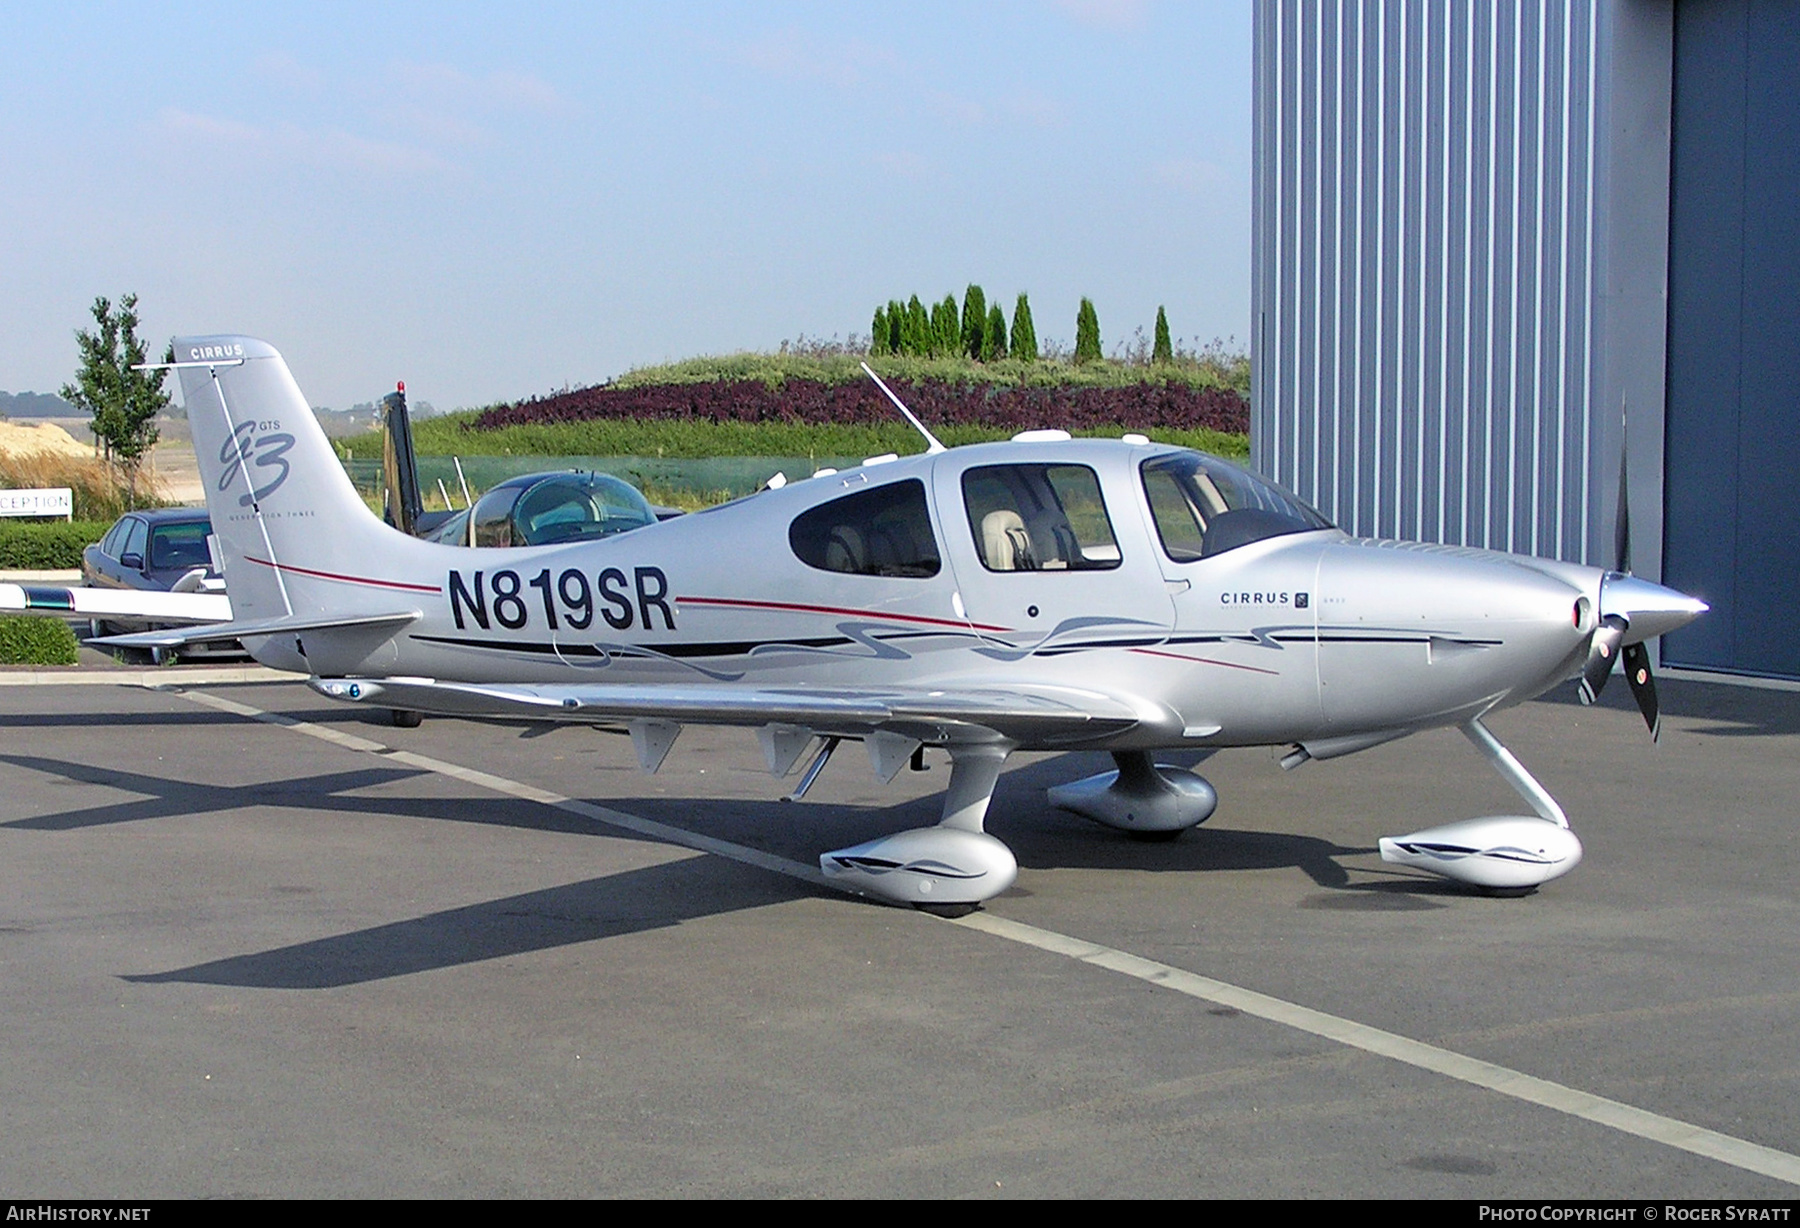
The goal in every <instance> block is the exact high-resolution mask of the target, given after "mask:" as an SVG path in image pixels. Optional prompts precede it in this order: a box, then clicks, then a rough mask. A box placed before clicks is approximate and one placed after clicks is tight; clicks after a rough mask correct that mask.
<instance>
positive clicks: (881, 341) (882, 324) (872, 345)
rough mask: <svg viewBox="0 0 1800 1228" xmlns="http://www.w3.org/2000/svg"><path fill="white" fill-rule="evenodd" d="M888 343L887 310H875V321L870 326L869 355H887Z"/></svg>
mask: <svg viewBox="0 0 1800 1228" xmlns="http://www.w3.org/2000/svg"><path fill="white" fill-rule="evenodd" d="M887 343H888V325H887V308H886V307H877V308H876V309H875V320H874V322H873V323H872V324H870V325H869V353H871V354H885V353H887V352H888V350H887Z"/></svg>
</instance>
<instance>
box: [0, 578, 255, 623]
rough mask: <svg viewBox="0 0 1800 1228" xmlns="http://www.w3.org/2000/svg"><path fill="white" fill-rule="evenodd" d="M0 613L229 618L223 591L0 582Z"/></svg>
mask: <svg viewBox="0 0 1800 1228" xmlns="http://www.w3.org/2000/svg"><path fill="white" fill-rule="evenodd" d="M0 614H50V615H55V614H78V615H82V616H84V617H87V618H133V619H142V620H143V621H145V622H159V623H222V622H228V621H229V620H230V619H231V600H230V598H228V597H226V596H225V595H224V594H223V593H158V592H139V591H137V590H134V589H123V588H56V587H49V586H45V585H37V584H0Z"/></svg>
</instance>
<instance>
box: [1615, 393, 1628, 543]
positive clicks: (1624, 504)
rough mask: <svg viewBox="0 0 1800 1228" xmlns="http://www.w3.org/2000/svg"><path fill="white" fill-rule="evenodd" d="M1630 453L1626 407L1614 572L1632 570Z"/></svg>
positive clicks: (1621, 424)
mask: <svg viewBox="0 0 1800 1228" xmlns="http://www.w3.org/2000/svg"><path fill="white" fill-rule="evenodd" d="M1630 468H1631V463H1630V453H1629V452H1628V451H1627V450H1626V447H1625V407H1624V406H1623V405H1622V404H1621V405H1620V407H1619V515H1618V519H1617V520H1616V521H1614V523H1613V570H1614V571H1626V572H1628V571H1630V570H1631V495H1630V493H1629V487H1628V485H1627V474H1628V472H1629V471H1630Z"/></svg>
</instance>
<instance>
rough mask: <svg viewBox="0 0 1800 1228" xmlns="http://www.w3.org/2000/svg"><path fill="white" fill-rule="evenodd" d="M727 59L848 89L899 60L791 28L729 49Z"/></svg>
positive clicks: (880, 50)
mask: <svg viewBox="0 0 1800 1228" xmlns="http://www.w3.org/2000/svg"><path fill="white" fill-rule="evenodd" d="M727 54H728V57H729V58H731V59H733V60H736V61H737V62H738V63H740V64H745V65H748V66H749V67H751V68H754V69H756V70H757V71H758V72H762V73H767V74H768V75H770V76H773V77H784V78H787V79H789V80H798V81H823V82H825V83H827V84H829V85H835V86H838V87H839V88H849V87H850V86H853V85H857V84H860V83H861V82H863V81H866V80H868V79H869V78H870V77H871V76H874V75H877V74H879V73H882V72H886V71H889V70H892V69H894V68H898V67H899V66H900V57H899V56H897V55H895V54H894V53H893V52H892V51H890V50H888V49H887V48H885V47H877V46H875V45H874V44H872V43H868V42H864V41H863V40H862V39H860V38H851V39H843V40H840V41H831V42H826V41H821V40H819V39H817V38H814V37H812V36H811V35H808V34H806V33H804V32H803V31H801V30H800V29H798V28H797V27H794V26H789V27H788V28H786V29H784V30H777V31H775V32H774V33H772V34H767V35H764V36H763V37H762V38H758V39H754V40H752V41H750V42H748V43H744V44H743V45H741V46H738V47H735V48H732V49H731V50H730V51H729V52H728V53H727Z"/></svg>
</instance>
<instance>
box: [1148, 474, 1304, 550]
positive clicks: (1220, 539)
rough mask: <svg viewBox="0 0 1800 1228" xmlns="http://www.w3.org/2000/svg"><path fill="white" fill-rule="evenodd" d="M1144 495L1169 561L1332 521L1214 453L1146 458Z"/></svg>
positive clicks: (1275, 486) (1245, 544)
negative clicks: (1220, 458) (1210, 454)
mask: <svg viewBox="0 0 1800 1228" xmlns="http://www.w3.org/2000/svg"><path fill="white" fill-rule="evenodd" d="M1141 472H1142V474H1143V481H1144V497H1145V498H1146V499H1148V500H1149V502H1150V514H1151V518H1152V519H1153V520H1155V521H1156V533H1157V536H1158V537H1159V538H1161V539H1162V547H1163V553H1165V554H1167V555H1168V556H1169V559H1170V560H1171V561H1172V562H1176V563H1192V562H1195V561H1197V560H1199V559H1203V558H1211V557H1212V556H1214V555H1216V554H1223V553H1224V552H1225V551H1227V550H1234V549H1236V548H1237V547H1239V546H1247V545H1249V544H1250V543H1251V542H1257V541H1262V540H1263V539H1264V538H1269V537H1279V536H1282V535H1283V534H1287V533H1305V532H1307V531H1309V530H1311V529H1329V528H1330V527H1331V522H1330V521H1328V520H1326V519H1325V518H1324V517H1323V516H1321V515H1319V513H1317V512H1316V511H1314V510H1313V509H1312V508H1310V507H1308V506H1307V505H1306V504H1305V503H1303V502H1301V501H1300V500H1299V499H1298V498H1296V497H1295V496H1293V495H1291V494H1289V493H1288V492H1287V491H1285V490H1283V489H1282V488H1281V487H1279V486H1277V485H1275V484H1274V483H1273V482H1268V481H1264V480H1263V479H1262V478H1259V477H1257V476H1256V475H1255V474H1253V473H1249V472H1247V471H1246V470H1243V469H1239V468H1238V467H1237V466H1236V465H1232V464H1228V463H1226V462H1225V461H1222V460H1219V459H1218V458H1217V457H1212V456H1203V455H1201V454H1200V453H1198V452H1178V453H1175V454H1173V455H1170V456H1159V457H1156V458H1155V459H1153V460H1147V461H1145V462H1144V464H1143V466H1142V470H1141Z"/></svg>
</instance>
